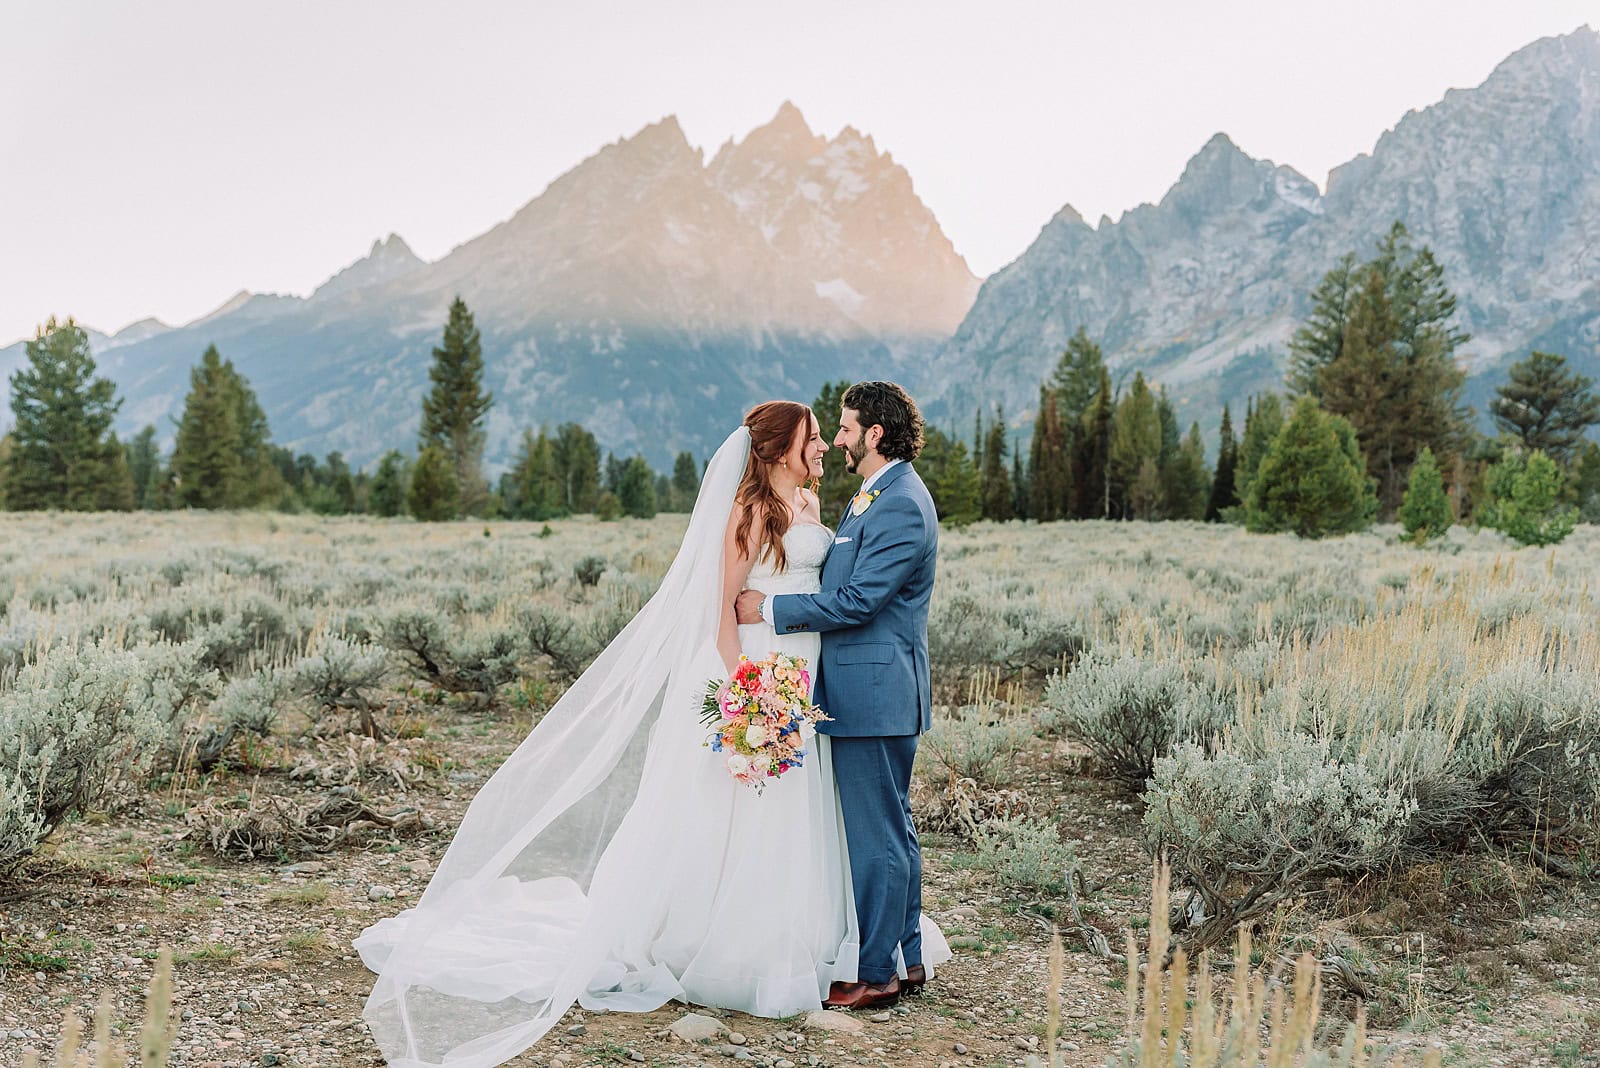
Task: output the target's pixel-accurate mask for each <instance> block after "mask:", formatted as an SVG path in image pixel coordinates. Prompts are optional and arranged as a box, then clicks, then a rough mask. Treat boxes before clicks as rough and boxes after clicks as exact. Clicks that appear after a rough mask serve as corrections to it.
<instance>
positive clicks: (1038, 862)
mask: <svg viewBox="0 0 1600 1068" xmlns="http://www.w3.org/2000/svg"><path fill="white" fill-rule="evenodd" d="M975 844H976V845H977V856H976V858H975V860H974V863H975V864H976V865H977V867H979V868H981V869H983V870H984V871H987V872H990V873H992V874H993V875H994V876H995V877H996V878H998V879H999V880H1000V882H1001V883H1002V884H1003V885H1005V886H1009V887H1011V888H1013V889H1016V890H1021V891H1024V892H1027V893H1045V894H1064V893H1066V891H1067V880H1068V879H1071V878H1072V873H1073V871H1075V870H1076V869H1077V867H1078V855H1077V853H1076V851H1075V850H1074V849H1073V848H1072V844H1071V843H1070V842H1064V841H1062V839H1061V832H1060V831H1059V830H1057V829H1056V824H1055V821H1054V820H1041V819H1033V818H1030V817H1027V816H1014V817H1012V818H1010V819H1003V820H991V821H990V822H988V823H986V824H985V825H984V826H982V827H980V828H979V829H978V836H977V840H976V843H975Z"/></svg>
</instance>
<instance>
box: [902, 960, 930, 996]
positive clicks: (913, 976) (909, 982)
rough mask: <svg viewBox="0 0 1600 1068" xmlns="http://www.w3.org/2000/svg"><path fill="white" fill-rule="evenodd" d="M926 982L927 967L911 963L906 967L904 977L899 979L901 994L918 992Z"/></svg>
mask: <svg viewBox="0 0 1600 1068" xmlns="http://www.w3.org/2000/svg"><path fill="white" fill-rule="evenodd" d="M927 984H928V969H926V968H924V967H923V966H922V965H920V964H913V965H911V966H910V967H909V968H907V969H906V977H905V978H904V979H902V980H900V992H901V993H902V994H920V993H922V988H923V987H924V986H926V985H927Z"/></svg>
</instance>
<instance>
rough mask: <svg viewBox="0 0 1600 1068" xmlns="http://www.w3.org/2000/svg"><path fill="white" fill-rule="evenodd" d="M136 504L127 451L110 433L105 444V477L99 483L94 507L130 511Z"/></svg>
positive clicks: (105, 509) (101, 509) (105, 510)
mask: <svg viewBox="0 0 1600 1068" xmlns="http://www.w3.org/2000/svg"><path fill="white" fill-rule="evenodd" d="M136 504H137V502H136V501H135V500H134V490H133V472H132V470H130V469H129V467H128V451H127V449H125V448H123V447H122V443H121V442H120V441H118V440H117V435H116V434H112V435H111V440H110V441H109V442H108V443H107V446H106V471H105V479H104V481H103V482H101V484H100V491H99V493H98V494H97V496H96V500H95V508H96V509H98V510H100V511H104V512H131V511H133V509H134V507H135V505H136Z"/></svg>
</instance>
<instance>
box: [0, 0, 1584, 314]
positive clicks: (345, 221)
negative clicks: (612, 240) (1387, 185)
mask: <svg viewBox="0 0 1600 1068" xmlns="http://www.w3.org/2000/svg"><path fill="white" fill-rule="evenodd" d="M1320 7H1321V9H1320V10H1315V11H1314V10H1313V9H1311V8H1310V7H1308V6H1307V5H1304V4H1294V3H1284V2H1281V0H1280V2H1273V3H1266V2H1245V0H1223V2H1218V0H1206V2H1203V3H1195V2H1193V0H1109V2H1098V0H1097V2H1087V0H1085V2H1071V3H1068V2H1057V3H1045V2H1032V3H1030V2H1023V0H982V2H974V3H954V2H944V0H812V2H809V3H804V4H799V3H786V4H780V3H772V2H763V0H696V2H694V3H683V2H677V3H674V2H671V0H631V2H626V3H624V2H614V0H613V2H607V0H520V2H516V0H450V2H448V3H445V2H429V3H424V2H416V0H270V2H244V0H229V2H223V3H219V2H217V0H138V2H132V0H99V2H88V0H0V41H3V42H5V50H4V53H3V55H0V344H5V343H8V342H10V341H13V340H15V339H17V338H20V337H24V336H32V333H33V329H34V327H35V325H36V324H37V323H39V322H41V321H43V320H44V318H45V317H46V316H48V315H51V314H56V315H68V314H71V315H75V316H76V317H77V318H78V320H79V321H80V322H82V323H84V324H86V325H89V326H93V327H95V328H96V329H99V330H104V331H107V332H112V331H115V330H117V329H120V328H121V327H123V326H125V325H126V324H127V323H129V322H131V321H133V320H135V319H140V318H143V317H145V316H149V315H154V316H157V317H159V318H161V319H163V320H165V321H166V322H169V323H180V322H184V321H187V320H190V319H193V318H195V317H197V316H199V315H202V314H204V313H205V312H207V311H210V310H211V309H212V308H214V307H215V306H216V305H218V304H220V303H222V302H223V301H224V300H226V299H227V298H228V297H230V296H231V295H232V294H233V293H235V292H236V291H238V290H240V289H250V290H253V291H255V292H284V293H297V294H302V295H303V294H306V293H308V292H310V291H311V289H313V288H314V287H315V286H316V285H318V284H319V283H320V282H322V281H323V280H325V279H326V278H327V277H328V276H330V275H331V274H333V273H334V272H335V271H337V270H338V269H340V268H341V267H343V266H345V265H347V264H348V263H350V262H351V261H353V260H355V259H357V258H358V257H360V256H361V255H363V254H365V252H366V251H367V249H368V247H369V246H370V245H371V243H372V241H373V240H374V239H375V238H378V237H382V236H383V235H385V234H388V233H389V232H391V231H394V232H396V233H399V234H400V235H401V236H402V237H404V238H405V240H406V241H407V242H408V243H409V244H410V245H411V247H412V248H413V249H415V250H416V252H417V254H418V255H420V256H422V257H423V258H425V259H429V260H433V259H437V258H438V257H440V256H442V255H443V254H445V253H446V252H448V251H449V250H450V249H451V248H453V247H455V246H456V245H458V244H461V243H462V242H464V241H466V240H468V239H469V238H472V237H474V236H476V235H477V234H479V233H482V232H483V231H484V230H486V229H488V228H489V227H491V226H493V225H494V224H495V223H497V222H499V221H501V220H503V219H505V218H507V217H508V216H510V215H511V214H512V213H513V212H515V211H516V209H517V208H519V207H520V206H521V205H522V204H524V203H526V202H527V201H529V200H531V199H532V198H533V197H534V196H536V195H537V194H538V193H539V192H541V191H542V190H543V189H544V187H545V186H546V185H547V184H548V183H549V182H550V181H551V180H552V179H554V178H555V177H557V176H558V175H560V174H561V173H562V172H564V171H566V170H568V169H570V168H571V167H572V166H574V165H575V164H577V163H578V162H579V161H580V160H582V159H583V158H584V157H586V156H588V155H591V154H592V153H594V152H595V151H596V150H597V149H599V148H600V147H601V146H602V145H604V144H606V143H608V142H611V141H615V140H616V139H618V138H619V137H623V136H628V135H631V134H633V133H634V132H636V131H637V130H638V129H639V128H640V127H642V126H645V125H647V124H648V123H651V122H654V121H656V120H657V119H659V118H661V117H662V116H664V115H667V114H676V115H677V116H678V118H679V121H680V122H681V123H682V125H683V128H684V130H685V132H686V133H687V134H688V136H689V139H690V141H691V142H693V143H694V144H696V145H699V146H701V147H703V148H704V149H705V150H706V154H707V156H708V157H709V156H710V155H711V154H713V153H714V152H715V151H716V149H717V147H718V146H719V145H720V144H721V143H722V142H723V141H724V140H726V139H727V138H729V137H743V136H744V135H745V134H746V133H747V132H749V130H750V129H752V128H753V127H755V126H757V125H759V124H761V123H763V122H765V121H767V120H768V119H769V118H771V116H772V114H773V113H774V112H775V111H776V110H777V108H778V105H779V104H780V103H781V102H782V101H783V100H785V99H790V100H793V101H794V102H795V103H796V104H797V105H798V106H799V107H800V109H801V111H802V112H803V113H804V114H805V116H806V119H807V120H808V121H809V122H810V124H811V126H812V128H813V129H815V130H818V131H820V132H822V133H825V134H827V135H829V136H832V135H833V134H835V133H837V132H838V131H839V129H840V128H841V127H843V126H845V125H847V124H848V125H853V126H855V127H856V128H857V129H860V130H862V131H864V132H866V133H869V134H871V135H872V136H873V138H874V139H875V140H876V142H877V144H878V146H879V147H880V148H884V149H887V150H889V151H890V152H891V153H892V154H893V155H894V157H895V158H896V159H897V160H898V161H900V162H901V163H902V164H904V165H905V166H906V168H907V169H908V170H909V171H910V173H911V176H912V179H913V181H914V183H915V186H916V189H917V192H918V193H919V194H920V195H921V197H922V199H923V200H924V201H925V202H926V203H927V204H928V205H929V207H931V208H932V209H933V211H934V213H935V214H936V215H937V216H938V218H939V221H940V222H941V224H942V225H943V227H944V229H945V232H946V233H947V234H948V235H949V236H950V238H951V239H952V240H953V241H954V243H955V246H956V248H957V250H958V251H960V252H961V253H962V254H963V255H965V256H966V257H967V261H968V263H969V264H970V265H971V266H972V268H973V270H974V271H975V272H977V273H978V274H980V275H987V274H989V273H991V272H993V271H994V270H996V269H998V268H999V267H1002V266H1004V265H1005V264H1006V263H1008V262H1010V261H1011V260H1012V259H1014V258H1016V256H1018V255H1019V254H1020V253H1021V252H1022V251H1023V250H1024V249H1025V248H1026V247H1027V245H1028V244H1029V243H1030V242H1031V241H1032V240H1033V238H1034V237H1035V235H1036V234H1037V233H1038V231H1039V228H1040V227H1041V226H1042V225H1044V223H1045V222H1046V221H1047V220H1048V219H1049V218H1050V217H1051V216H1052V215H1053V214H1054V213H1055V212H1056V211H1057V210H1059V209H1060V208H1061V206H1062V205H1063V204H1067V203H1070V204H1072V205H1073V206H1074V207H1076V208H1077V209H1078V210H1079V211H1080V212H1081V213H1082V214H1083V215H1084V216H1085V217H1086V218H1088V219H1089V220H1091V221H1093V220H1095V219H1098V218H1099V216H1100V215H1101V214H1102V213H1104V214H1108V215H1110V216H1111V217H1112V218H1116V217H1118V216H1120V215H1121V213H1122V212H1124V211H1126V210H1127V209H1129V208H1131V207H1133V206H1135V205H1137V204H1139V203H1141V202H1145V201H1153V200H1158V199H1159V198H1160V197H1161V195H1162V194H1163V193H1164V192H1165V191H1166V189H1167V188H1168V187H1169V186H1170V185H1171V184H1172V183H1173V182H1174V181H1175V180H1176V179H1177V177H1178V174H1179V173H1180V172H1181V170H1182V168H1183V165H1184V163H1185V162H1186V161H1187V160H1188V158H1189V157H1190V156H1191V155H1193V154H1194V153H1195V152H1196V151H1197V150H1198V149H1199V148H1200V146H1201V145H1202V144H1204V143H1205V141H1206V140H1207V139H1208V138H1209V137H1210V136H1211V135H1212V134H1213V133H1216V132H1217V131H1219V130H1220V131H1224V132H1226V133H1227V134H1229V135H1230V136H1231V137H1232V138H1233V139H1234V141H1235V142H1237V143H1238V144H1239V146H1240V147H1241V148H1242V149H1244V151H1246V152H1248V153H1249V154H1251V155H1252V156H1256V157H1263V158H1269V159H1272V160H1273V161H1275V162H1278V163H1287V164H1289V165H1291V166H1293V167H1295V168H1296V169H1298V170H1300V171H1301V172H1302V173H1304V174H1305V175H1306V176H1307V177H1309V178H1311V179H1312V180H1313V181H1315V182H1317V183H1318V184H1319V185H1322V184H1324V183H1325V181H1326V178H1327V172H1328V170H1329V168H1331V167H1333V166H1335V165H1337V164H1339V163H1342V162H1344V161H1345V160H1347V159H1349V158H1351V157H1352V156H1354V155H1356V154H1357V153H1361V152H1367V151H1370V150H1371V149H1372V146H1373V144H1374V143H1375V142H1376V141H1377V139H1378V137H1379V135H1380V134H1382V133H1383V131H1384V130H1385V129H1387V128H1389V127H1391V126H1393V125H1394V123H1395V122H1396V121H1398V120H1399V119H1400V117H1401V116H1402V115H1404V114H1405V112H1406V111H1407V110H1408V109H1412V108H1422V107H1425V106H1427V105H1429V104H1431V103H1433V102H1435V101H1436V100H1438V99H1439V97H1440V96H1442V95H1443V93H1444V91H1445V90H1446V89H1449V88H1451V87H1466V86H1471V85H1476V84H1477V83H1479V82H1481V81H1482V80H1483V78H1484V77H1485V76H1486V75H1487V74H1488V73H1489V72H1490V70H1491V69H1493V67H1494V65H1495V64H1496V63H1498V62H1499V61H1500V60H1501V59H1503V58H1504V57H1505V56H1507V55H1509V54H1510V53H1511V52H1513V51H1515V50H1516V49H1518V48H1520V47H1521V46H1523V45H1525V44H1527V43H1529V42H1531V41H1533V40H1534V39H1536V38H1538V37H1543V36H1550V35H1554V34H1561V33H1567V32H1570V31H1571V30H1573V29H1575V28H1577V27H1578V26H1580V25H1583V24H1584V23H1585V22H1591V23H1593V22H1597V21H1600V19H1597V15H1600V6H1597V5H1596V4H1595V2H1594V0H1587V2H1584V3H1578V2H1569V0H1523V2H1521V3H1508V2H1506V0H1344V2H1342V3H1340V4H1338V5H1321V6H1320Z"/></svg>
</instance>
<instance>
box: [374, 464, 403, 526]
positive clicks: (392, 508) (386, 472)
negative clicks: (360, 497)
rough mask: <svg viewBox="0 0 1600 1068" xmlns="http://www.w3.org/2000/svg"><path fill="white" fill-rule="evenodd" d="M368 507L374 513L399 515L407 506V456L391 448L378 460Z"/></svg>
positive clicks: (388, 515) (384, 515) (385, 515)
mask: <svg viewBox="0 0 1600 1068" xmlns="http://www.w3.org/2000/svg"><path fill="white" fill-rule="evenodd" d="M367 508H368V510H369V511H371V512H372V514H373V515H379V516H383V517H385V518H388V517H390V516H397V515H399V514H400V513H401V512H403V511H405V508H406V458H405V457H404V456H402V455H400V452H399V450H398V449H390V450H389V451H388V452H386V453H384V454H383V459H382V460H379V461H378V470H377V471H376V472H375V473H374V474H373V476H372V487H371V488H370V489H369V490H368V492H367Z"/></svg>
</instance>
